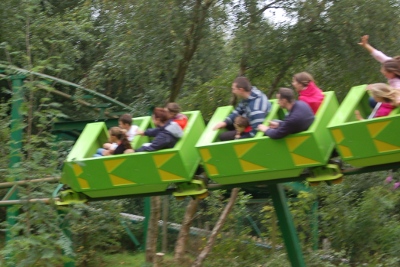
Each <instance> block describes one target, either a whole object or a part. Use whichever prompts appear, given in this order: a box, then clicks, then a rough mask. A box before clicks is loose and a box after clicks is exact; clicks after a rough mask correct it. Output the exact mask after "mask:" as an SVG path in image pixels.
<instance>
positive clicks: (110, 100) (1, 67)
mask: <svg viewBox="0 0 400 267" xmlns="http://www.w3.org/2000/svg"><path fill="white" fill-rule="evenodd" d="M2 70H3V71H2ZM4 70H9V71H10V72H13V74H14V75H15V74H22V75H25V76H28V75H34V76H37V77H40V78H43V79H47V80H52V81H55V82H57V83H60V84H63V85H68V86H71V87H72V88H76V89H79V90H82V91H84V92H85V93H88V94H89V95H93V96H96V97H98V98H100V99H103V100H105V101H107V102H108V103H112V104H114V105H116V106H118V107H121V108H123V109H124V110H127V111H132V110H133V108H132V107H130V106H128V105H126V104H124V103H122V102H120V101H118V100H115V99H113V98H111V97H108V96H106V95H103V94H101V93H98V92H96V91H94V90H91V89H88V88H85V87H83V86H81V85H79V84H76V83H72V82H69V81H66V80H63V79H60V78H57V77H54V76H50V75H47V74H43V73H39V72H34V71H30V70H26V69H21V68H18V67H15V66H9V65H4V64H0V72H5V71H4ZM7 74H11V73H7Z"/></svg>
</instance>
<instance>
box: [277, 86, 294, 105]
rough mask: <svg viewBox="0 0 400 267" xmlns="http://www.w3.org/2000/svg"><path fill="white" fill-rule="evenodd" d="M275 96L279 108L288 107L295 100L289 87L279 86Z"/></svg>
mask: <svg viewBox="0 0 400 267" xmlns="http://www.w3.org/2000/svg"><path fill="white" fill-rule="evenodd" d="M277 98H278V104H279V106H280V107H281V108H286V109H287V108H290V107H291V106H292V104H294V102H295V97H294V92H293V90H292V89H289V88H279V91H278V94H277Z"/></svg>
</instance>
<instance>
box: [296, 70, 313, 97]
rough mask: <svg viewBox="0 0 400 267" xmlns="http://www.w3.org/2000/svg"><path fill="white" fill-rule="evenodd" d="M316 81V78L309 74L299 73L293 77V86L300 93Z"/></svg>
mask: <svg viewBox="0 0 400 267" xmlns="http://www.w3.org/2000/svg"><path fill="white" fill-rule="evenodd" d="M312 81H314V78H313V77H312V76H311V74H310V73H308V72H305V71H304V72H299V73H296V74H295V75H293V78H292V85H293V87H294V89H295V90H296V92H300V91H301V90H303V89H304V88H306V87H307V86H308V84H309V83H310V82H312Z"/></svg>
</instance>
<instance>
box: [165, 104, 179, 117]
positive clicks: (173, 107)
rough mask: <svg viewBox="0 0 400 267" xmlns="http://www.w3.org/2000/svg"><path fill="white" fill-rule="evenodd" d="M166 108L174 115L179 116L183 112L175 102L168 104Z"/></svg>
mask: <svg viewBox="0 0 400 267" xmlns="http://www.w3.org/2000/svg"><path fill="white" fill-rule="evenodd" d="M165 108H166V109H167V110H168V111H169V112H171V113H173V114H178V113H179V112H181V107H180V106H179V105H178V104H177V103H175V102H171V103H168V104H167V105H166V106H165Z"/></svg>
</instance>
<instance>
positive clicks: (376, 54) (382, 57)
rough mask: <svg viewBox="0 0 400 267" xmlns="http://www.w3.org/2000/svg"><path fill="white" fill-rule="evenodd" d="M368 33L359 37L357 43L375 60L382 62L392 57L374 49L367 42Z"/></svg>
mask: <svg viewBox="0 0 400 267" xmlns="http://www.w3.org/2000/svg"><path fill="white" fill-rule="evenodd" d="M368 39H369V35H364V36H363V37H361V41H360V42H359V43H358V44H359V45H361V46H362V47H364V48H365V49H366V50H367V51H368V52H369V53H370V54H371V56H373V57H374V58H375V59H376V60H377V61H379V62H381V63H383V62H385V61H386V60H389V59H392V58H391V57H389V56H387V55H385V54H384V53H383V52H381V51H379V50H377V49H375V48H374V47H373V46H371V45H370V44H369V43H368Z"/></svg>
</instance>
